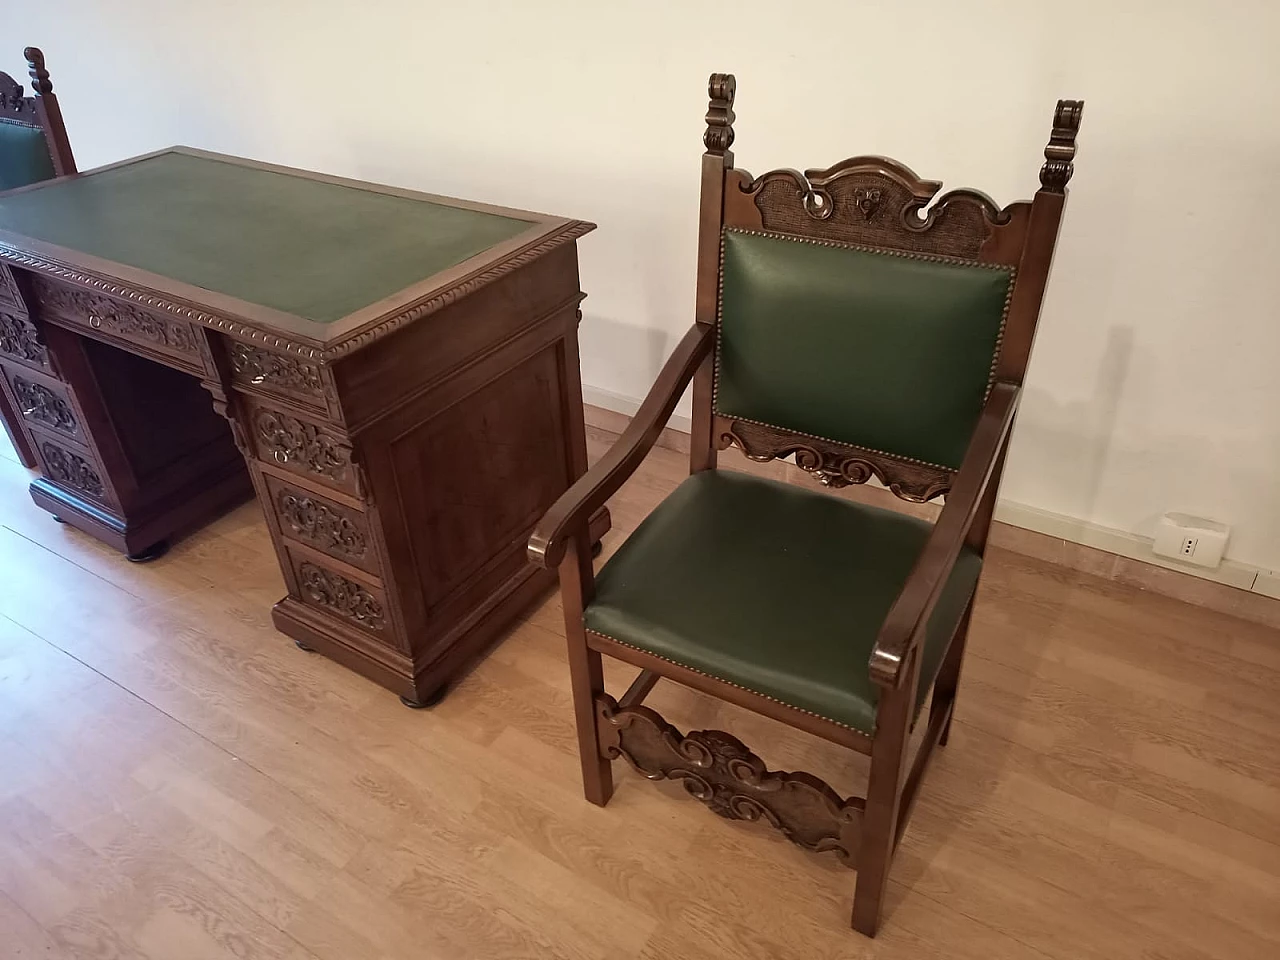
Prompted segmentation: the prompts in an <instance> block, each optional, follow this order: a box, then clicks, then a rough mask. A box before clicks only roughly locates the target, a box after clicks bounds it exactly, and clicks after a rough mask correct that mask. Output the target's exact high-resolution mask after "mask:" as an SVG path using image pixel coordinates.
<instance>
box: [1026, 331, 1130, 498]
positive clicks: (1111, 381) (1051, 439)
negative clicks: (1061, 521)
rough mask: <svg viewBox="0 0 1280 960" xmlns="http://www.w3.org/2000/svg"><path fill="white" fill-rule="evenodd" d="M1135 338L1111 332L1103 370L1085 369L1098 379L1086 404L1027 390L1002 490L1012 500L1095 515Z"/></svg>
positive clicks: (1032, 388)
mask: <svg viewBox="0 0 1280 960" xmlns="http://www.w3.org/2000/svg"><path fill="white" fill-rule="evenodd" d="M1133 339H1134V335H1133V329H1132V328H1130V327H1111V328H1110V329H1109V330H1108V331H1107V338H1106V346H1105V347H1104V348H1103V351H1102V358H1101V361H1100V363H1099V364H1098V366H1097V368H1096V369H1094V370H1093V371H1091V372H1090V371H1082V377H1083V376H1089V375H1091V376H1092V378H1093V386H1092V389H1091V390H1090V391H1089V396H1088V398H1087V399H1085V400H1076V401H1071V402H1069V403H1061V402H1059V401H1058V400H1057V399H1055V398H1054V397H1053V395H1052V394H1050V393H1049V392H1048V391H1046V390H1042V389H1038V388H1037V387H1035V386H1034V384H1032V385H1030V386H1028V387H1027V388H1026V390H1025V392H1024V394H1023V397H1022V403H1021V405H1020V408H1019V413H1018V423H1017V424H1016V425H1015V427H1014V437H1013V443H1012V446H1011V448H1010V451H1009V470H1008V474H1007V479H1006V482H1005V484H1004V489H1003V491H1002V493H1003V494H1004V495H1005V496H1006V497H1008V499H1010V500H1013V501H1016V502H1021V503H1032V504H1039V503H1045V502H1051V503H1054V504H1055V505H1056V504H1061V506H1060V507H1055V509H1056V510H1057V512H1060V513H1065V514H1067V515H1068V516H1075V517H1083V518H1088V517H1090V516H1092V515H1093V513H1094V507H1095V506H1096V504H1097V501H1098V494H1099V490H1100V487H1101V484H1102V478H1103V474H1104V472H1105V471H1106V469H1107V461H1108V459H1109V457H1110V456H1111V452H1112V451H1111V448H1112V445H1113V443H1114V441H1115V425H1116V415H1117V411H1118V410H1119V407H1120V400H1121V394H1122V393H1123V392H1124V384H1125V381H1126V380H1127V378H1128V376H1129V368H1130V365H1131V362H1132V358H1133ZM1032 379H1034V371H1033V377H1032ZM1045 488H1052V489H1053V490H1054V494H1055V495H1054V496H1052V497H1045V496H1044V495H1043V494H1041V493H1039V491H1043V490H1044V489H1045ZM1022 491H1028V493H1026V494H1024V493H1022Z"/></svg>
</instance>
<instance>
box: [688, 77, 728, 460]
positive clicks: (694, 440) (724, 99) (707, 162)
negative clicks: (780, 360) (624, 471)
mask: <svg viewBox="0 0 1280 960" xmlns="http://www.w3.org/2000/svg"><path fill="white" fill-rule="evenodd" d="M737 91H738V83H737V81H736V80H735V79H734V77H733V74H731V73H713V74H712V75H711V79H710V80H709V81H708V82H707V96H708V97H709V98H710V102H709V103H708V105H707V129H706V132H705V133H703V135H702V142H703V144H705V145H706V148H707V150H706V153H704V154H703V155H702V199H701V207H700V209H699V213H698V286H697V295H696V299H695V302H694V319H695V320H696V321H697V322H698V323H700V324H705V325H709V326H715V323H716V313H717V310H718V306H719V288H720V232H721V227H722V225H723V223H724V183H725V175H726V174H727V173H728V172H729V171H730V170H732V169H733V151H732V150H731V149H729V148H730V147H731V146H733V121H734V119H735V117H734V113H733V99H734V96H735V95H736V94H737ZM715 363H716V358H715V351H714V350H713V351H712V352H711V353H709V354H708V355H707V358H706V359H705V360H703V361H702V365H701V366H700V367H699V368H698V372H697V373H696V374H695V375H694V378H693V426H692V431H691V433H690V436H689V472H690V473H698V472H699V471H702V470H713V469H715V466H716V443H715V436H714V432H713V429H714V423H715V416H714V414H713V412H712V403H711V401H712V389H713V385H714V382H715Z"/></svg>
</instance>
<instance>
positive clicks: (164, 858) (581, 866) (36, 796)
mask: <svg viewBox="0 0 1280 960" xmlns="http://www.w3.org/2000/svg"><path fill="white" fill-rule="evenodd" d="M589 439H590V441H591V447H592V453H593V456H594V457H598V456H599V455H600V454H601V452H602V451H603V450H604V449H605V448H606V447H607V445H608V444H609V443H610V442H612V441H613V440H614V439H615V438H614V437H611V436H606V435H602V434H599V433H597V432H594V431H593V432H592V433H591V435H590V437H589ZM722 466H724V467H728V468H735V469H737V468H741V469H749V470H753V471H760V472H765V473H768V474H769V475H771V476H782V477H784V478H786V479H794V480H796V481H797V482H804V483H809V484H812V483H813V481H812V480H811V479H810V478H808V477H807V476H806V475H804V474H802V473H801V471H800V470H798V469H797V468H795V467H794V466H792V465H789V464H785V463H776V462H775V463H772V464H763V465H756V464H750V463H748V462H747V461H745V460H744V459H742V458H741V457H739V456H738V455H737V454H736V453H734V452H728V453H724V454H722ZM687 470H688V462H687V458H686V456H685V455H683V454H680V453H676V452H674V451H669V450H664V449H661V448H657V449H655V450H654V451H652V453H651V454H650V456H649V458H648V459H647V460H646V461H645V463H644V464H643V466H642V467H641V468H640V470H639V471H638V472H637V473H636V474H635V476H634V477H633V478H632V479H631V480H630V481H629V482H628V483H627V484H626V485H625V486H624V487H623V488H622V489H621V491H620V492H619V493H618V495H617V496H615V497H614V499H613V500H612V501H611V502H610V507H611V509H612V512H613V517H614V523H615V532H614V533H611V534H610V535H609V536H608V537H607V538H606V553H607V552H608V550H609V549H611V547H612V545H613V544H616V543H618V542H620V541H621V539H623V538H624V537H625V536H626V535H627V534H628V533H629V532H630V530H631V529H632V528H633V527H634V525H635V523H637V522H638V520H639V519H640V518H642V517H643V516H644V515H645V514H647V513H648V512H649V511H650V510H651V509H652V508H653V506H654V505H655V504H656V503H657V502H658V501H659V500H660V499H661V498H662V497H663V496H664V495H665V494H666V493H667V492H669V491H670V490H671V489H673V488H674V486H675V484H676V483H677V482H678V481H679V480H681V479H682V478H683V477H684V476H685V475H686V473H687ZM28 479H29V475H28V474H27V473H26V471H24V470H22V469H21V468H20V467H19V466H18V465H17V463H16V462H15V461H14V459H13V453H12V451H10V450H8V449H7V448H5V449H0V580H2V582H3V589H0V929H2V930H3V931H4V934H5V938H6V939H5V946H6V948H8V949H10V950H11V951H12V952H16V953H17V955H18V956H24V957H25V956H26V954H27V953H30V954H31V955H32V956H39V957H46V956H47V957H51V958H57V960H63V958H75V960H84V958H107V957H128V958H131V960H152V958H155V960H161V958H163V960H171V958H173V957H179V956H180V957H200V958H202V960H206V958H207V960H220V958H233V957H234V958H238V960H262V958H273V960H275V958H279V960H351V958H354V957H360V958H371V960H401V958H404V960H410V958H412V960H422V958H435V957H439V958H449V960H454V958H473V957H474V958H491V957H531V956H539V957H566V958H595V957H600V956H603V955H606V954H608V955H610V956H612V957H617V958H633V957H634V958H645V960H659V958H662V960H671V958H676V960H682V958H690V960H692V958H695V957H696V958H700V960H705V958H709V960H739V958H743V957H759V958H764V957H772V956H805V957H821V958H833V960H834V958H850V957H858V958H861V957H871V956H874V957H876V958H888V960H897V958H904V960H916V958H931V960H932V958H937V960H942V958H947V960H1006V958H1008V960H1014V958H1017V960H1023V958H1032V960H1041V958H1046V957H1047V958H1055V960H1080V958H1089V960H1127V958H1138V957H1157V956H1159V957H1169V958H1172V957H1177V958H1195V960H1217V958H1221V960H1253V958H1259V960H1262V958H1271V957H1274V956H1275V954H1276V951H1277V945H1278V944H1280V914H1278V913H1277V911H1276V909H1275V905H1276V903H1277V901H1278V899H1280V703H1277V700H1276V697H1275V691H1276V689H1278V688H1280V632H1277V631H1275V630H1271V629H1267V628H1264V627H1261V626H1257V625H1252V624H1248V623H1245V622H1243V621H1239V620H1235V619H1233V618H1231V617H1227V616H1223V615H1220V614H1215V613H1212V612H1210V611H1206V610H1204V609H1201V608H1199V607H1195V606H1191V605H1189V604H1183V603H1179V602H1177V601H1175V600H1171V599H1168V598H1165V597H1161V596H1157V595H1154V594H1152V593H1149V592H1144V591H1141V590H1138V589H1135V588H1132V587H1128V586H1125V585H1124V584H1120V583H1115V582H1110V581H1105V580H1101V579H1097V578H1094V577H1090V576H1088V575H1084V574H1080V573H1076V572H1073V571H1067V570H1064V569H1062V568H1060V567H1056V566H1053V565H1049V564H1046V563H1043V562H1040V561H1037V560H1033V559H1029V558H1025V557H1021V556H1019V555H1016V554H1012V553H1009V552H1007V551H1003V550H1000V549H999V548H998V547H997V546H994V545H993V546H992V547H991V548H990V549H989V551H988V557H989V562H988V569H987V572H986V574H985V576H984V581H983V585H982V587H981V588H980V595H979V598H978V603H977V604H976V606H975V609H974V615H973V627H972V630H971V632H970V635H969V649H968V656H967V659H966V664H965V672H964V681H963V683H964V689H965V695H964V696H963V697H961V698H960V700H959V701H958V702H957V707H956V711H957V712H956V718H955V722H954V723H953V725H952V730H951V746H950V747H949V748H948V749H947V750H945V751H941V752H940V753H938V754H937V755H936V757H935V760H934V762H933V764H932V765H931V768H930V772H929V775H928V783H927V787H926V789H924V790H922V791H921V792H920V797H919V800H918V801H917V804H916V807H915V810H914V813H913V814H912V819H911V825H910V827H909V829H908V830H907V832H906V835H905V836H904V838H903V840H902V843H901V845H900V847H899V849H898V853H897V860H896V865H895V869H894V871H893V872H892V873H891V875H890V880H889V887H888V891H887V893H886V900H887V908H886V909H887V912H888V915H887V922H886V923H885V925H884V927H883V930H882V932H881V933H880V935H879V936H878V938H877V939H876V940H875V941H874V942H870V941H863V940H860V939H859V938H856V937H851V935H850V934H849V931H848V928H847V926H846V921H847V916H846V909H847V903H848V884H849V874H848V871H847V870H846V869H845V868H844V867H842V866H840V864H839V863H838V862H837V861H836V860H835V858H833V857H831V856H830V855H829V854H828V855H820V854H813V853H809V852H806V851H804V850H801V849H799V848H797V847H794V846H793V845H792V844H790V843H788V842H787V841H786V840H785V839H783V838H782V836H781V835H780V834H776V833H775V832H774V831H771V830H769V829H767V828H765V827H762V826H761V825H759V824H750V823H737V822H731V821H727V820H723V819H721V818H718V817H714V816H710V815H709V814H708V813H707V811H706V810H705V809H704V808H703V807H702V806H701V805H700V804H697V803H692V802H690V801H689V800H688V798H687V797H685V796H684V792H683V789H682V788H681V787H680V786H679V785H678V784H673V783H667V784H662V785H658V786H656V787H655V785H653V784H650V783H648V782H644V781H643V780H642V778H641V777H640V776H639V775H638V774H636V773H635V772H634V771H632V770H631V769H630V768H629V767H627V766H626V765H624V764H616V765H615V768H614V775H615V777H616V779H617V785H616V794H615V797H614V800H613V802H612V803H611V804H610V806H609V807H608V808H605V809H598V808H596V807H593V806H591V805H590V804H588V803H587V802H586V801H584V800H583V799H582V796H581V792H580V787H579V769H578V757H577V744H576V735H575V732H574V724H573V708H572V704H571V699H570V696H569V690H568V676H569V674H568V670H567V669H566V664H565V650H564V638H563V627H562V624H561V621H560V616H561V614H560V609H559V601H558V599H556V598H548V599H547V600H546V601H545V602H544V603H543V604H542V605H541V606H539V607H538V608H537V609H536V610H535V611H533V612H532V613H531V614H530V615H529V616H528V617H527V619H525V620H524V621H523V622H522V623H521V624H520V625H519V626H518V627H517V628H516V629H515V630H514V632H513V633H512V634H511V636H510V637H509V638H508V639H507V640H506V642H504V643H503V645H502V646H501V647H499V648H498V649H497V650H496V651H494V653H492V654H491V655H490V656H489V657H488V658H487V659H486V660H485V661H484V662H483V663H481V664H480V665H479V666H478V667H477V668H476V669H475V670H474V671H473V672H472V673H470V674H469V675H468V676H467V677H466V678H465V679H463V680H462V681H461V682H460V683H459V685H458V687H457V689H456V690H455V691H454V692H453V694H451V696H450V697H449V698H448V699H446V700H445V701H444V702H443V703H442V704H441V705H440V706H439V707H437V708H436V709H435V710H433V711H431V712H430V713H420V712H410V711H407V710H405V709H403V708H402V707H400V706H399V704H397V703H396V702H395V700H394V698H388V697H386V695H385V693H384V692H383V691H381V690H380V689H379V688H377V687H376V686H374V685H373V684H371V683H369V682H368V681H365V680H363V679H361V678H360V677H358V676H356V675H355V674H352V673H350V672H348V671H346V670H344V669H342V668H341V667H339V666H337V665H336V664H333V663H331V662H329V661H327V660H324V659H322V658H318V657H307V656H303V655H301V654H300V653H299V652H298V651H297V650H296V649H294V647H293V645H292V644H291V643H289V642H288V640H287V639H286V638H284V637H281V636H280V635H279V634H277V633H276V632H275V631H274V630H273V629H272V628H271V625H270V623H269V620H268V618H267V615H266V610H267V607H268V606H269V604H270V602H271V601H272V600H274V599H275V598H276V597H278V596H279V595H280V593H281V589H282V584H281V582H280V580H279V576H280V575H279V572H278V567H277V563H276V560H275V557H274V554H273V552H272V549H271V545H270V537H269V535H268V533H267V530H266V528H265V526H264V524H263V522H262V520H261V519H260V513H259V511H258V508H257V507H256V506H253V505H248V506H245V507H242V508H241V509H239V510H237V511H236V512H234V513H232V514H230V515H229V516H227V517H225V518H223V519H222V520H219V521H217V522H216V523H215V524H213V525H212V526H210V527H208V528H206V529H205V530H203V531H201V532H200V533H199V534H197V535H195V536H193V537H191V538H189V539H187V540H184V541H182V542H181V543H179V544H177V545H175V547H174V549H173V551H172V552H171V553H170V554H169V555H168V556H166V557H164V558H163V559H161V560H160V561H157V562H156V563H154V564H151V565H148V566H144V567H137V566H134V565H130V564H127V563H125V562H124V561H123V559H122V558H120V557H119V556H118V555H116V554H114V553H113V552H112V551H110V550H109V549H107V548H105V547H104V546H103V545H102V544H100V543H98V542H97V541H94V540H92V539H90V538H88V537H85V536H83V535H81V534H79V533H77V532H75V531H73V530H68V529H67V528H65V527H61V526H58V525H55V524H51V523H49V522H48V518H47V516H46V515H45V514H44V513H43V512H42V511H40V510H38V509H37V508H35V507H34V506H33V505H32V504H31V503H30V501H29V500H28V499H27V498H26V496H25V493H24V490H25V487H26V484H27V482H28ZM865 493H866V490H865V488H849V489H848V490H847V491H841V494H842V495H843V494H847V495H850V496H854V495H862V494H865ZM50 609H56V610H57V611H58V616H56V617H50V616H48V614H47V612H48V610H50ZM605 671H606V678H605V679H606V681H607V683H608V686H609V687H610V688H611V689H616V690H622V689H625V688H626V685H627V683H628V682H629V681H630V680H631V678H632V674H633V672H634V671H631V670H628V669H627V668H626V667H624V666H621V665H617V664H613V663H609V664H607V665H606V667H605ZM645 702H646V704H650V705H652V706H653V707H654V708H655V709H657V710H659V711H660V712H661V713H662V714H663V716H665V717H667V718H669V719H670V720H672V722H674V723H677V724H678V725H679V726H680V727H681V729H703V728H707V727H719V728H722V729H729V730H733V731H735V733H736V734H738V735H740V736H742V738H743V740H744V741H745V742H747V743H749V744H751V745H752V747H753V748H755V749H756V751H757V752H758V753H760V755H761V757H762V759H764V760H765V761H766V762H767V763H768V765H769V767H770V768H771V769H808V770H824V771H828V772H830V773H832V774H834V776H833V777H832V783H831V785H832V787H833V788H834V789H835V790H836V791H837V792H838V793H840V794H842V795H847V794H849V793H856V792H858V791H859V789H860V788H861V781H862V778H863V776H864V775H865V761H857V760H855V761H854V762H853V763H849V758H850V753H849V752H848V751H847V750H845V749H841V748H839V747H836V746H835V745H832V744H828V743H824V742H823V741H821V740H818V739H817V738H813V737H809V736H806V735H803V734H800V733H797V732H795V731H792V730H790V729H788V728H786V727H783V726H781V725H779V724H777V723H775V722H773V721H770V720H767V719H765V718H761V717H758V716H754V715H751V714H748V713H747V712H745V711H742V710H738V709H737V708H734V707H731V706H726V705H723V704H719V703H716V702H715V701H713V700H711V699H710V698H706V697H703V696H701V695H698V694H694V693H691V692H689V691H686V690H684V689H682V688H679V687H677V686H674V685H671V684H666V683H660V684H659V685H658V686H657V687H656V688H655V689H654V690H653V691H652V693H650V694H649V696H648V697H647V698H646V700H645ZM923 726H924V723H921V724H918V725H917V730H918V731H919V730H920V729H921V728H922V727H923ZM859 763H862V765H861V766H859Z"/></svg>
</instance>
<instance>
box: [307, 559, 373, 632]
mask: <svg viewBox="0 0 1280 960" xmlns="http://www.w3.org/2000/svg"><path fill="white" fill-rule="evenodd" d="M298 576H299V577H300V579H301V581H302V590H303V592H304V593H305V594H306V596H307V597H309V598H310V599H311V600H312V601H313V602H314V603H318V604H320V605H321V606H324V607H328V608H329V609H330V610H332V611H333V612H334V613H336V614H339V615H340V616H343V617H346V618H347V619H349V620H354V621H355V622H356V623H358V624H360V625H361V626H363V627H367V628H368V629H370V630H381V629H383V628H384V627H385V626H386V620H385V618H384V616H383V612H382V604H381V603H379V602H378V600H377V598H376V597H374V595H373V594H371V593H370V592H369V591H368V590H366V589H365V588H364V587H362V586H361V585H360V584H358V583H356V582H355V581H354V580H348V579H347V578H346V577H343V576H339V575H338V574H336V573H334V572H333V571H332V570H325V569H323V568H322V567H318V566H316V565H315V564H314V563H303V564H302V565H301V566H299V567H298Z"/></svg>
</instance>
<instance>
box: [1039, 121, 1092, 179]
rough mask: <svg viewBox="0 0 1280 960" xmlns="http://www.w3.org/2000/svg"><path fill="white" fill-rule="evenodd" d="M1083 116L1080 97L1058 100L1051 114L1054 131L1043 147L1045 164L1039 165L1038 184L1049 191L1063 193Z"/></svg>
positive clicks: (1072, 166) (1072, 170) (1070, 172)
mask: <svg viewBox="0 0 1280 960" xmlns="http://www.w3.org/2000/svg"><path fill="white" fill-rule="evenodd" d="M1082 116H1084V101H1083V100H1059V101H1058V109H1057V110H1056V111H1054V114H1053V132H1052V133H1050V134H1049V143H1048V145H1047V146H1046V147H1045V148H1044V166H1043V167H1041V168H1040V186H1041V187H1043V188H1044V189H1045V190H1048V191H1050V192H1052V193H1062V192H1064V191H1065V190H1066V188H1067V182H1068V181H1070V179H1071V174H1072V173H1074V172H1075V165H1074V164H1073V163H1072V162H1071V161H1072V160H1074V159H1075V155H1076V134H1077V133H1078V132H1079V130H1080V118H1081V117H1082Z"/></svg>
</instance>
